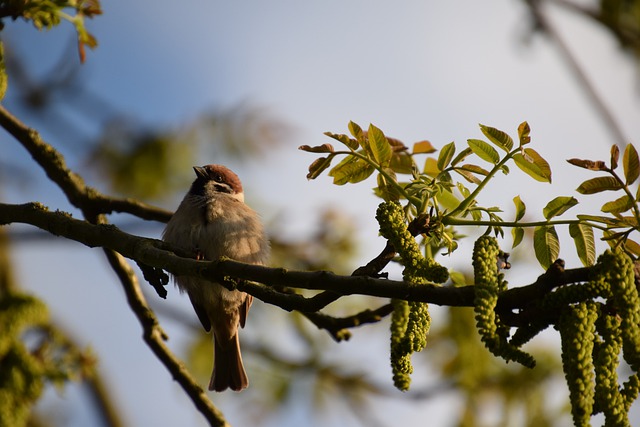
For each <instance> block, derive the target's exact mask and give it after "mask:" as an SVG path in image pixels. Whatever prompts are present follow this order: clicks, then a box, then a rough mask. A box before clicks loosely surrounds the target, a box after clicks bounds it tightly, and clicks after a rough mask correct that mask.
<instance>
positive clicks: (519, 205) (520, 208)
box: [513, 196, 527, 222]
mask: <svg viewBox="0 0 640 427" xmlns="http://www.w3.org/2000/svg"><path fill="white" fill-rule="evenodd" d="M513 204H514V205H516V222H517V221H520V220H521V219H522V217H524V214H525V212H526V211H527V207H526V205H525V204H524V202H523V201H522V199H520V196H516V197H514V198H513Z"/></svg>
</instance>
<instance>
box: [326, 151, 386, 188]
mask: <svg viewBox="0 0 640 427" xmlns="http://www.w3.org/2000/svg"><path fill="white" fill-rule="evenodd" d="M374 170H375V169H374V168H373V166H371V165H370V164H369V163H367V162H366V161H364V160H362V159H360V158H358V157H354V156H348V157H347V158H345V159H344V160H342V161H341V162H340V163H338V164H337V165H336V166H334V167H333V169H331V170H330V171H329V176H330V177H333V183H334V184H336V185H344V184H346V183H349V182H350V183H353V184H355V183H357V182H360V181H364V180H365V179H367V178H369V176H371V174H372V173H373V172H374Z"/></svg>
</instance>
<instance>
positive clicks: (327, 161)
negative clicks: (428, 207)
mask: <svg viewBox="0 0 640 427" xmlns="http://www.w3.org/2000/svg"><path fill="white" fill-rule="evenodd" d="M332 158H333V156H329V157H320V158H317V159H315V160H314V161H313V163H311V164H310V165H309V173H308V174H307V179H309V180H311V179H316V178H317V177H318V176H320V174H321V173H322V172H324V170H325V169H327V168H328V167H329V166H331V160H332Z"/></svg>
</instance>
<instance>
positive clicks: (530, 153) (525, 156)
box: [513, 148, 551, 183]
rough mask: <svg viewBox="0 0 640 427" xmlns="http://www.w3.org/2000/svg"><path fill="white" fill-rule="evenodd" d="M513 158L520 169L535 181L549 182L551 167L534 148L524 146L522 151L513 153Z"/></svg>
mask: <svg viewBox="0 0 640 427" xmlns="http://www.w3.org/2000/svg"><path fill="white" fill-rule="evenodd" d="M513 160H514V161H515V162H516V166H518V167H519V168H520V170H522V171H523V172H524V173H526V174H527V175H529V176H530V177H532V178H533V179H535V180H536V181H541V182H548V183H551V168H550V167H549V163H547V161H546V160H545V159H543V158H542V157H541V156H540V154H538V153H537V152H536V151H535V150H534V149H532V148H525V149H524V150H523V153H516V154H514V156H513Z"/></svg>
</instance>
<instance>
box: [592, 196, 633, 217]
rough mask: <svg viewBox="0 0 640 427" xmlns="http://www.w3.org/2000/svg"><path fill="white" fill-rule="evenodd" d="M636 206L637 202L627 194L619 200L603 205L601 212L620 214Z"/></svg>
mask: <svg viewBox="0 0 640 427" xmlns="http://www.w3.org/2000/svg"><path fill="white" fill-rule="evenodd" d="M634 204H635V200H633V198H632V197H629V196H628V195H626V194H625V195H624V196H622V197H620V198H619V199H616V200H613V201H611V202H607V203H605V204H604V205H602V208H600V210H601V211H602V212H606V213H612V214H619V213H622V212H626V211H628V210H629V209H631V207H633V205H634Z"/></svg>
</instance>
